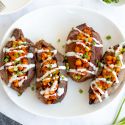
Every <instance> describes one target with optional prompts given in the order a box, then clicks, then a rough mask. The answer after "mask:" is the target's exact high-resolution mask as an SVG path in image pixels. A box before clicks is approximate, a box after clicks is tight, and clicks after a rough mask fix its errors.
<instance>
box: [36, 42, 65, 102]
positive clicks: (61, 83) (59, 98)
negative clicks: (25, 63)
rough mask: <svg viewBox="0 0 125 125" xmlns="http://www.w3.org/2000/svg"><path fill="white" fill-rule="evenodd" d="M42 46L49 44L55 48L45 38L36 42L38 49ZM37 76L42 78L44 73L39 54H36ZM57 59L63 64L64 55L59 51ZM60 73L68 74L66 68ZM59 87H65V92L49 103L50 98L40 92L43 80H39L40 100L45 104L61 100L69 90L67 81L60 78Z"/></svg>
mask: <svg viewBox="0 0 125 125" xmlns="http://www.w3.org/2000/svg"><path fill="white" fill-rule="evenodd" d="M42 46H47V47H50V48H51V50H55V48H54V47H53V46H52V45H51V44H49V43H47V42H45V41H44V40H40V41H39V42H37V43H36V45H35V47H36V48H37V49H41V48H42ZM36 57H37V58H36V76H37V78H40V77H42V76H43V73H42V72H41V68H40V67H41V62H40V59H39V55H38V54H36ZM54 58H55V59H56V60H57V63H58V65H59V66H63V65H64V64H63V59H64V57H63V56H62V55H61V54H60V53H59V52H57V54H56V55H55V57H54ZM60 74H63V75H64V76H66V71H65V70H60ZM58 88H64V93H63V94H62V95H61V96H58V97H57V98H56V99H55V100H54V101H53V102H51V103H49V102H48V99H46V98H45V97H44V96H43V95H41V94H40V91H41V82H37V83H36V93H37V97H38V98H39V100H40V101H41V102H43V103H45V104H56V103H58V102H61V101H62V100H63V99H64V97H65V95H66V92H67V81H64V80H60V81H59V86H58Z"/></svg>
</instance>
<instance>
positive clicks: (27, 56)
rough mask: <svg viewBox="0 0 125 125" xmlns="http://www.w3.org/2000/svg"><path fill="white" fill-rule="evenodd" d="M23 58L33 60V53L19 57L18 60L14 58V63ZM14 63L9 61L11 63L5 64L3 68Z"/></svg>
mask: <svg viewBox="0 0 125 125" xmlns="http://www.w3.org/2000/svg"><path fill="white" fill-rule="evenodd" d="M24 57H26V58H33V53H28V54H27V55H25V56H21V57H19V58H16V59H15V61H20V60H21V59H22V58H24ZM15 61H11V62H9V63H6V64H5V66H11V65H12V64H14V62H15Z"/></svg>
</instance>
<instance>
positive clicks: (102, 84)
mask: <svg viewBox="0 0 125 125" xmlns="http://www.w3.org/2000/svg"><path fill="white" fill-rule="evenodd" d="M124 61H125V46H124V44H123V43H122V44H120V45H116V46H113V47H110V48H109V49H108V50H107V51H106V52H105V54H104V56H103V59H102V61H101V63H100V68H99V71H98V75H97V77H96V79H95V80H94V81H92V83H91V87H90V90H89V103H90V104H94V103H98V102H102V101H103V99H105V98H107V97H108V96H109V95H110V94H111V93H113V92H114V91H116V89H117V88H118V87H119V86H120V84H121V83H122V82H123V81H124V80H125V76H124V74H125V69H124V68H125V65H124Z"/></svg>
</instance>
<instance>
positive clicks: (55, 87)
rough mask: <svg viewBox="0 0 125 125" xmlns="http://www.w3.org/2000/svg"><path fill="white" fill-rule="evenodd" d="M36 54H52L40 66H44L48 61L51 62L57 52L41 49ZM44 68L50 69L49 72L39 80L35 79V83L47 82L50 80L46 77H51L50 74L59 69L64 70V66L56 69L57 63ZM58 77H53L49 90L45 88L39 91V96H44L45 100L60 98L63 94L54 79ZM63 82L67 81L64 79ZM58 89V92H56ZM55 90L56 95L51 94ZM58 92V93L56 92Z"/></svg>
mask: <svg viewBox="0 0 125 125" xmlns="http://www.w3.org/2000/svg"><path fill="white" fill-rule="evenodd" d="M36 51H37V53H42V52H52V53H53V54H52V56H49V57H48V58H47V59H46V60H44V61H43V62H42V63H41V65H44V63H45V62H46V61H48V60H51V59H52V58H53V57H54V56H55V55H56V54H57V50H52V51H50V50H44V49H41V50H36ZM44 66H46V67H50V68H51V70H50V71H47V72H46V73H45V74H44V75H43V76H42V77H40V78H37V82H40V81H45V80H49V79H51V78H48V76H52V73H53V72H55V71H57V70H59V69H66V67H65V66H59V67H57V66H58V65H57V63H54V64H47V65H44ZM58 78H59V76H56V77H53V78H52V79H53V80H54V82H53V84H52V86H51V87H50V88H46V89H45V90H41V91H40V94H41V95H44V97H45V98H49V97H51V96H57V95H58V96H61V95H62V94H63V93H64V92H63V91H61V90H60V88H58V81H57V80H56V79H58ZM60 80H62V79H61V76H60ZM63 80H65V81H66V80H67V79H66V78H65V77H64V79H63ZM58 89H59V90H58ZM56 90H57V93H54V94H51V93H53V92H54V91H56ZM58 91H59V92H58Z"/></svg>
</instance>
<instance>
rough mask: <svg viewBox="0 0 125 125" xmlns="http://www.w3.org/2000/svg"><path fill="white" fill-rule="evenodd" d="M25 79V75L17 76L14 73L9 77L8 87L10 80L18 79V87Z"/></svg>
mask: <svg viewBox="0 0 125 125" xmlns="http://www.w3.org/2000/svg"><path fill="white" fill-rule="evenodd" d="M26 79H27V76H21V77H18V76H17V75H14V74H13V76H12V77H11V78H10V80H9V83H8V86H9V87H10V86H11V84H12V82H13V81H15V80H20V81H19V83H18V85H19V87H20V86H22V83H23V82H24V81H25V80H26Z"/></svg>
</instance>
